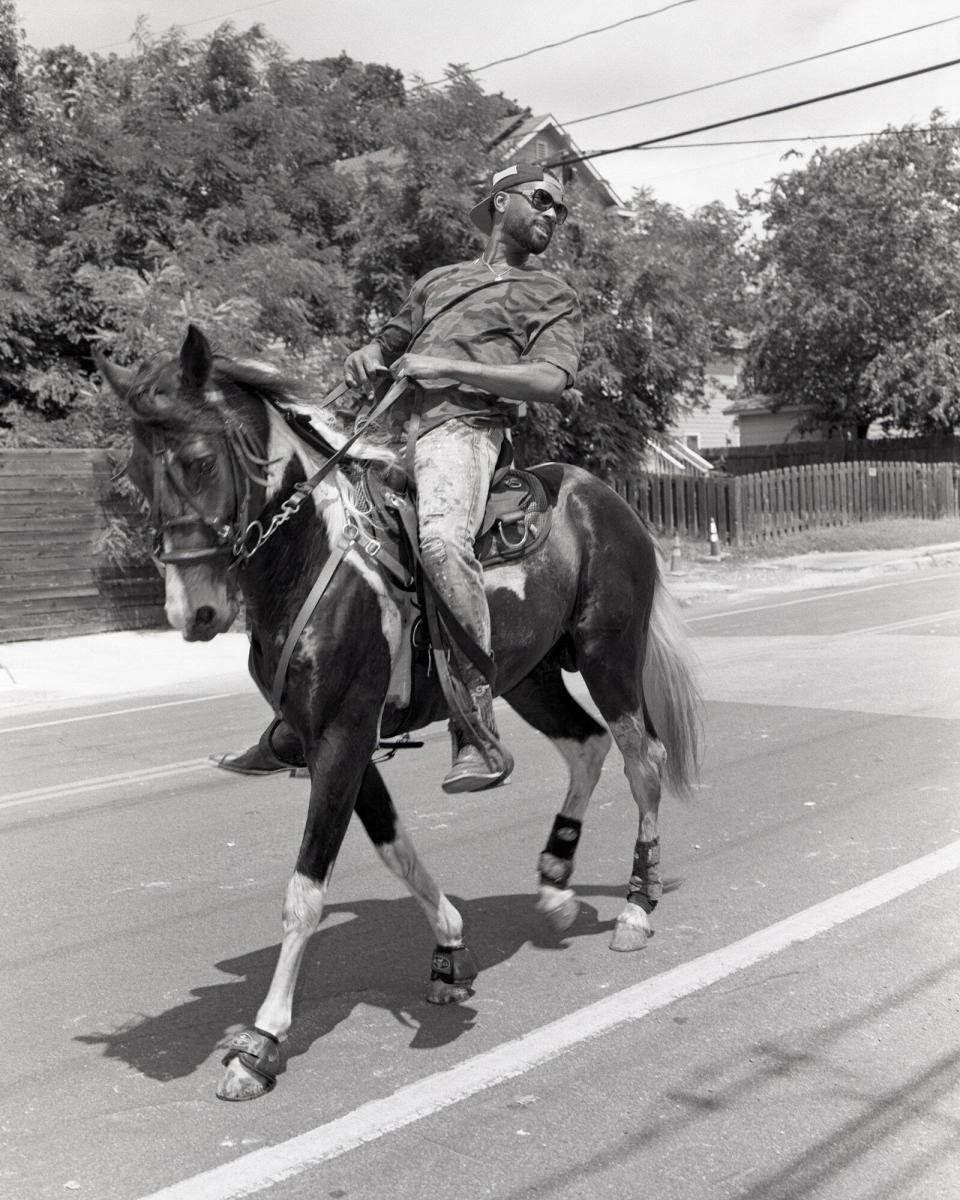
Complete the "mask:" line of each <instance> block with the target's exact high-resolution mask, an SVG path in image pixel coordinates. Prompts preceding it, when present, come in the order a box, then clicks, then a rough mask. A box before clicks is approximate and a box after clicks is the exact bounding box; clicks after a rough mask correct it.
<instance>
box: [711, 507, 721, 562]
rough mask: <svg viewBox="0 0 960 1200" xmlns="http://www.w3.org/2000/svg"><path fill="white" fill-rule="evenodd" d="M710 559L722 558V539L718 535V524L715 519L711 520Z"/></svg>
mask: <svg viewBox="0 0 960 1200" xmlns="http://www.w3.org/2000/svg"><path fill="white" fill-rule="evenodd" d="M710 557H711V558H719V557H720V538H719V536H718V534H717V522H716V520H715V519H714V518H713V517H711V518H710Z"/></svg>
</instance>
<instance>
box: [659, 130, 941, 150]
mask: <svg viewBox="0 0 960 1200" xmlns="http://www.w3.org/2000/svg"><path fill="white" fill-rule="evenodd" d="M941 129H943V130H946V131H947V132H949V133H957V132H958V131H960V125H914V126H911V132H913V133H937V132H938V131H939V130H941ZM899 132H900V131H899V130H896V129H894V130H890V129H868V130H867V131H866V132H864V133H809V134H807V133H804V134H798V135H797V136H796V137H775V138H742V139H741V140H739V141H721V142H680V143H678V144H677V145H675V146H665V145H659V146H647V147H646V149H647V150H695V149H698V150H699V149H704V148H706V147H708V146H768V145H773V144H774V143H777V142H829V141H834V140H837V139H841V138H868V137H885V136H886V135H888V134H890V133H899Z"/></svg>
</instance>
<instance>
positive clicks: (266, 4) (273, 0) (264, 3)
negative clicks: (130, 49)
mask: <svg viewBox="0 0 960 1200" xmlns="http://www.w3.org/2000/svg"><path fill="white" fill-rule="evenodd" d="M282 3H283V0H260V3H259V4H247V5H246V6H245V7H243V8H232V9H231V10H230V11H229V12H224V13H215V14H214V15H213V16H210V17H198V18H197V19H196V20H195V21H184V22H181V23H179V24H177V25H176V26H175V28H177V29H190V28H192V26H194V25H203V24H205V23H206V22H207V21H222V20H224V18H226V17H235V16H238V15H239V14H240V13H245V12H251V11H252V10H253V9H255V8H270V7H271V6H272V5H274V4H282ZM129 42H130V38H127V39H126V40H125V41H122V42H110V43H109V44H108V45H106V46H94V47H93V49H92V50H91V51H90V53H91V54H99V53H100V51H101V50H115V49H116V48H117V47H118V46H126V45H128V44H129Z"/></svg>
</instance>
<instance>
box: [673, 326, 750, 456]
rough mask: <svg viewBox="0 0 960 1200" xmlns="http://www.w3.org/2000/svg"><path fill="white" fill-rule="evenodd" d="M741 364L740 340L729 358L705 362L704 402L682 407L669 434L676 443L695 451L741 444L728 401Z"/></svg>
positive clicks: (721, 357) (739, 372) (735, 383)
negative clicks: (682, 409) (680, 413)
mask: <svg viewBox="0 0 960 1200" xmlns="http://www.w3.org/2000/svg"><path fill="white" fill-rule="evenodd" d="M742 365H743V342H742V339H738V344H737V345H735V346H734V347H733V348H731V351H730V353H729V354H728V355H725V356H719V355H718V356H716V357H715V358H713V359H711V360H710V361H709V362H708V363H707V366H706V372H705V375H706V378H705V380H704V387H703V399H702V400H701V401H700V402H699V403H698V404H696V405H694V404H690V405H687V406H685V408H684V411H683V413H682V415H681V416H680V417H679V418H678V419H677V421H676V423H675V425H674V426H673V428H672V429H671V431H670V432H671V434H672V436H673V438H674V439H675V440H676V441H678V442H682V443H683V445H685V446H687V447H688V448H689V449H691V450H695V451H700V450H715V449H725V448H727V447H728V446H739V445H740V430H739V427H738V425H737V421H736V417H735V416H734V414H733V413H731V411H730V407H731V405H730V400H731V397H732V396H733V395H734V393H735V392H736V389H737V388H738V387H739V386H740V376H741V372H742Z"/></svg>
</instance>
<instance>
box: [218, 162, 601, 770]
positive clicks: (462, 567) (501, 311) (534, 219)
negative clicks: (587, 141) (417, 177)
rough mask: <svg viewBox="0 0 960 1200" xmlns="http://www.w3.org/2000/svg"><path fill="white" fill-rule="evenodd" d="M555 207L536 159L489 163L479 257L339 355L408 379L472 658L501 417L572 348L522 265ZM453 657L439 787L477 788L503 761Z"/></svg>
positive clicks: (561, 211)
mask: <svg viewBox="0 0 960 1200" xmlns="http://www.w3.org/2000/svg"><path fill="white" fill-rule="evenodd" d="M566 215H567V209H566V207H565V205H564V204H563V187H562V185H561V183H560V181H559V180H558V179H556V178H555V177H554V176H553V175H551V174H550V173H549V172H548V171H546V170H545V169H544V168H543V167H541V166H538V165H536V164H532V163H521V162H516V163H512V164H511V165H509V166H507V167H505V168H503V169H502V170H499V171H497V172H496V173H495V174H494V175H493V179H492V181H491V188H490V192H489V194H488V195H487V196H486V197H485V198H484V199H483V200H482V201H481V202H480V203H479V204H477V205H476V206H475V207H474V208H473V209H472V210H471V213H470V218H471V220H472V221H473V223H474V225H476V226H477V228H478V229H480V230H481V232H483V233H485V234H486V235H487V244H486V247H485V249H484V251H483V253H482V254H481V255H480V257H479V258H476V259H473V260H470V261H467V262H460V263H456V264H454V265H453V266H448V267H439V268H437V269H435V270H433V271H429V272H428V273H427V274H426V275H424V276H423V277H422V278H421V279H418V280H417V282H416V283H415V284H414V285H413V288H412V289H411V291H410V294H409V296H408V297H407V299H406V300H405V301H404V303H403V305H402V307H401V308H400V310H399V312H398V313H397V314H396V315H395V316H394V317H393V318H392V319H391V320H389V321H388V322H387V323H386V324H385V325H384V326H383V328H382V329H381V330H380V331H379V333H377V335H376V337H375V338H374V339H373V341H371V342H370V343H368V344H367V345H365V346H362V347H361V348H360V349H359V350H355V351H354V352H353V353H352V354H350V355H349V356H348V357H347V359H346V361H345V363H344V379H345V381H346V383H347V384H348V385H349V386H350V387H353V388H357V389H361V390H363V391H365V392H367V393H368V394H372V392H373V390H374V387H375V386H376V385H377V384H378V383H379V382H380V381H381V380H382V378H383V377H384V375H385V374H386V372H387V371H389V372H390V374H391V375H392V376H393V379H394V380H403V379H406V380H409V381H410V384H411V386H410V387H408V389H407V391H406V393H405V394H404V395H403V396H402V397H401V399H400V400H399V401H397V403H396V405H395V406H394V408H393V410H392V414H391V420H392V421H393V423H394V424H399V423H401V422H402V424H403V428H404V431H405V437H406V439H407V444H408V452H407V461H408V464H410V465H412V474H413V479H414V483H415V487H416V507H417V518H418V523H419V538H420V547H421V556H422V559H423V563H424V566H425V568H426V570H427V571H428V572H429V575H430V578H431V580H432V583H433V586H434V587H435V589H436V591H437V592H438V593H439V594H440V596H441V598H442V600H443V601H445V603H446V605H447V606H448V607H449V609H450V610H451V611H452V614H453V616H454V618H455V619H456V620H457V621H459V623H460V625H461V626H463V628H464V629H465V630H466V631H467V633H468V634H469V635H470V638H471V639H472V640H473V641H474V642H475V643H476V645H477V646H478V647H479V649H480V651H481V652H482V654H481V655H480V656H478V658H479V659H480V660H482V658H483V656H489V655H490V651H491V633H490V612H489V608H488V604H487V598H486V595H485V593H484V586H483V570H482V568H481V566H480V564H479V562H478V561H477V558H476V555H475V553H474V540H475V538H476V536H477V533H478V531H479V528H480V524H481V521H482V518H483V513H484V508H485V505H486V501H487V496H488V493H489V489H490V482H491V479H492V478H493V474H494V471H495V468H496V465H497V461H498V459H499V457H500V452H501V449H502V447H503V443H504V441H505V439H508V438H509V425H510V422H511V420H512V418H514V417H516V416H517V415H519V414H520V413H521V412H522V411H523V406H524V405H525V404H526V403H528V402H531V401H532V402H538V403H555V402H557V401H558V400H559V399H560V397H561V395H562V393H563V392H564V390H565V389H566V388H567V387H570V386H571V385H572V384H573V381H574V377H575V374H576V370H577V365H578V362H579V358H580V351H581V348H582V344H583V328H582V321H581V316H580V306H579V302H578V300H577V297H576V295H575V293H574V292H573V291H572V290H571V288H570V287H569V286H568V285H567V284H565V283H564V282H563V281H562V280H561V279H560V278H558V277H557V276H556V275H553V274H551V273H550V272H548V271H545V270H544V269H543V268H542V267H541V266H540V265H539V263H537V262H535V261H533V260H534V259H535V258H536V257H537V256H538V255H540V254H542V253H543V252H544V251H545V250H546V249H547V247H548V246H549V244H550V241H551V239H552V237H553V232H554V229H555V228H556V227H557V226H558V225H561V224H563V222H564V220H565V219H566ZM453 653H454V657H455V659H456V661H457V666H458V668H459V672H460V675H461V678H462V679H463V681H464V683H465V684H466V686H467V687H468V689H469V693H470V699H471V703H472V707H473V716H474V720H473V721H471V722H468V723H467V724H463V723H457V724H455V725H452V726H451V729H452V732H453V735H454V755H453V759H454V761H453V765H452V767H451V769H450V771H449V772H448V773H447V774H446V776H445V777H444V779H443V782H442V787H443V790H444V791H446V792H467V791H479V790H481V789H483V788H488V787H495V786H497V785H498V784H500V783H502V782H504V780H505V779H506V778H507V776H508V775H509V774H510V772H511V770H512V769H513V759H512V756H511V755H510V753H509V751H507V750H506V749H505V748H504V747H503V746H502V744H501V743H500V741H499V737H498V734H497V729H496V723H495V720H494V716H493V695H492V691H491V687H490V683H489V681H488V679H487V678H486V677H485V676H484V674H483V672H482V671H481V670H480V668H479V667H478V666H477V665H475V663H474V662H473V661H471V660H470V659H469V658H468V657H467V656H466V655H464V654H463V653H462V652H461V651H460V650H458V649H454V651H453ZM480 731H483V732H480ZM295 741H296V739H295V738H294V736H293V734H292V732H291V731H289V730H287V729H286V728H285V726H284V725H283V723H280V725H274V726H272V727H271V730H270V731H268V734H266V735H264V737H262V738H261V739H260V742H259V743H258V744H257V745H255V746H253V747H251V748H250V749H249V750H246V751H244V752H243V753H242V754H239V755H233V756H230V755H227V756H224V757H223V758H222V759H221V760H220V765H221V766H223V767H226V768H227V769H229V770H234V771H240V772H242V773H247V774H267V773H270V772H273V771H280V770H289V769H290V762H291V761H297V760H298V758H299V747H298V746H297V745H296V744H295Z"/></svg>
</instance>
